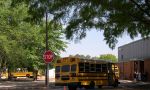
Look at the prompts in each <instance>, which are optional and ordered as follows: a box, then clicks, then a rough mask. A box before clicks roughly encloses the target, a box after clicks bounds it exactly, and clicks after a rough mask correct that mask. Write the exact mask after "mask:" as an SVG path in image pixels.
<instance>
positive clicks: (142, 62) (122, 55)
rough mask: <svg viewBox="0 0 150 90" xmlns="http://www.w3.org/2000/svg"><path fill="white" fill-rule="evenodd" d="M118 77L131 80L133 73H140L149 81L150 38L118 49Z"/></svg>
mask: <svg viewBox="0 0 150 90" xmlns="http://www.w3.org/2000/svg"><path fill="white" fill-rule="evenodd" d="M118 60H119V67H120V77H121V78H122V79H133V78H134V76H133V74H134V73H138V74H139V73H140V74H142V75H143V76H144V75H145V73H146V74H147V75H145V77H142V78H144V79H145V78H146V79H147V80H148V81H150V69H149V65H150V38H148V39H141V40H137V41H135V42H131V43H129V44H126V45H123V46H120V47H119V48H118Z"/></svg>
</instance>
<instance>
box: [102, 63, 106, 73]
mask: <svg viewBox="0 0 150 90" xmlns="http://www.w3.org/2000/svg"><path fill="white" fill-rule="evenodd" d="M102 72H107V65H106V64H102Z"/></svg>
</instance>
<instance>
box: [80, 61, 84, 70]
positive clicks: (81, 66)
mask: <svg viewBox="0 0 150 90" xmlns="http://www.w3.org/2000/svg"><path fill="white" fill-rule="evenodd" d="M79 72H84V63H79Z"/></svg>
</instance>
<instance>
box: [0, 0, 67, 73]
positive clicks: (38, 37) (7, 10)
mask: <svg viewBox="0 0 150 90" xmlns="http://www.w3.org/2000/svg"><path fill="white" fill-rule="evenodd" d="M10 5H11V0H1V1H0V14H1V16H0V20H1V22H0V69H2V68H3V67H7V68H8V69H9V70H10V71H11V70H12V69H15V68H18V67H19V68H24V67H27V68H28V69H30V70H33V69H35V68H38V69H41V68H43V67H44V66H45V64H44V61H43V60H42V59H43V57H42V55H43V53H44V51H45V23H44V22H45V21H44V20H43V21H41V23H40V24H38V25H36V24H33V23H29V22H26V19H27V17H30V15H29V14H28V13H27V11H28V7H27V5H26V4H24V3H20V4H18V5H16V6H15V7H13V8H12V7H11V6H10ZM48 30H49V35H48V38H49V39H48V42H49V49H51V50H52V51H53V52H54V53H55V57H56V58H55V59H57V58H58V57H59V55H60V51H63V50H65V47H66V43H65V42H64V41H62V37H61V36H62V35H63V32H62V26H61V25H60V24H59V23H56V22H51V21H48Z"/></svg>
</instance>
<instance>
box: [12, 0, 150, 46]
mask: <svg viewBox="0 0 150 90" xmlns="http://www.w3.org/2000/svg"><path fill="white" fill-rule="evenodd" d="M21 1H24V2H26V3H27V4H28V5H29V13H30V14H31V15H32V17H31V21H36V22H40V21H41V18H43V17H44V12H45V11H46V10H45V7H46V6H47V7H48V8H49V9H48V11H49V13H51V14H53V15H54V18H53V19H54V20H59V21H60V22H61V21H62V20H63V21H64V22H65V23H66V31H65V33H66V37H67V38H68V39H72V38H74V35H76V39H82V38H84V37H85V36H86V30H90V29H92V28H96V29H97V30H100V31H101V30H103V31H104V37H105V38H104V40H106V43H107V44H108V45H109V46H110V47H111V48H114V47H115V44H116V43H117V42H118V41H117V38H118V37H121V36H122V34H123V33H124V32H127V34H128V35H129V36H130V37H131V38H134V37H136V36H137V35H138V34H140V35H141V36H142V37H143V38H144V37H148V36H149V35H150V2H149V0H52V1H50V2H48V0H21ZM17 2H18V0H13V3H12V5H14V6H15V5H17V4H16V3H17ZM39 12H40V13H39ZM64 22H63V23H64Z"/></svg>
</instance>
